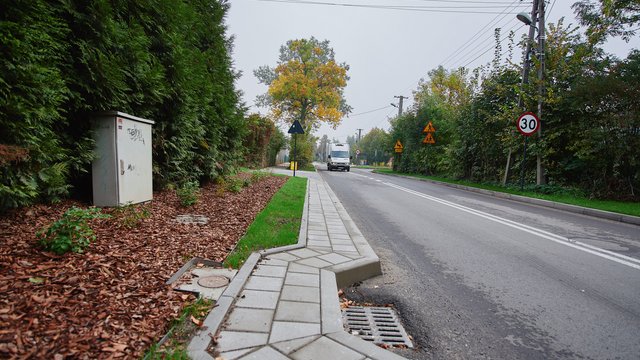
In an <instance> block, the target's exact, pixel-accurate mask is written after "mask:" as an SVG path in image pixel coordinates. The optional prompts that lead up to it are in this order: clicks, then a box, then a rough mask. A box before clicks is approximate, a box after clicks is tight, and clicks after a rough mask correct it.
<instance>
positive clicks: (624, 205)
mask: <svg viewBox="0 0 640 360" xmlns="http://www.w3.org/2000/svg"><path fill="white" fill-rule="evenodd" d="M375 172H377V173H382V174H397V175H404V176H410V177H415V178H419V179H428V180H435V181H440V182H444V183H449V184H458V185H464V186H468V187H473V188H478V189H484V190H491V191H496V192H502V193H507V194H513V195H520V196H526V197H530V198H535V199H542V200H549V201H555V202H559V203H563V204H569V205H577V206H582V207H587V208H591V209H598V210H604V211H611V212H615V213H619V214H625V215H632V216H640V203H638V202H625V201H615V200H597V199H589V198H586V197H584V196H579V195H577V194H575V193H574V192H573V191H571V190H567V193H566V194H562V193H560V194H542V193H539V192H535V191H528V190H526V188H525V190H523V191H520V189H519V188H516V187H509V186H506V187H505V186H501V185H496V184H482V183H480V184H479V183H474V182H470V181H465V180H454V179H449V178H444V177H439V176H426V175H419V174H409V173H401V172H396V171H393V170H391V169H377V170H375Z"/></svg>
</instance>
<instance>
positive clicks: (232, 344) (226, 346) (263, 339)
mask: <svg viewBox="0 0 640 360" xmlns="http://www.w3.org/2000/svg"><path fill="white" fill-rule="evenodd" d="M268 337H269V334H263V333H249V332H238V331H221V332H220V336H219V337H218V347H217V349H218V351H220V352H227V351H232V350H240V349H245V348H250V347H256V346H259V345H265V344H266V343H267V339H268Z"/></svg>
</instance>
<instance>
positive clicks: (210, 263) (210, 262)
mask: <svg viewBox="0 0 640 360" xmlns="http://www.w3.org/2000/svg"><path fill="white" fill-rule="evenodd" d="M200 263H202V264H204V265H205V266H215V267H219V268H222V267H223V266H222V263H221V262H217V261H213V260H209V259H205V258H201V257H197V256H196V257H193V258H191V260H189V261H187V262H186V263H185V264H184V265H182V267H181V268H180V269H178V271H176V272H175V273H174V274H173V275H172V276H171V277H170V278H169V280H167V282H166V283H165V284H167V285H170V284H173V283H174V282H176V281H177V280H178V279H180V277H181V276H182V275H183V274H184V273H185V272H187V270H189V269H191V268H192V267H193V266H194V265H196V264H200Z"/></svg>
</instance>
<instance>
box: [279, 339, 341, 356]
mask: <svg viewBox="0 0 640 360" xmlns="http://www.w3.org/2000/svg"><path fill="white" fill-rule="evenodd" d="M318 337H319V335H313V336H307V337H304V338H301V339H294V340H287V341H281V342H278V343H275V344H274V343H272V344H271V346H273V347H274V348H276V349H278V350H280V352H282V353H284V354H287V355H288V354H291V353H292V352H294V351H296V350H298V349H300V348H301V347H303V346H305V345H307V344H309V343H310V342H312V341H315V340H316V339H317V338H318ZM336 360H337V359H336Z"/></svg>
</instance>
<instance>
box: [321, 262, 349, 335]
mask: <svg viewBox="0 0 640 360" xmlns="http://www.w3.org/2000/svg"><path fill="white" fill-rule="evenodd" d="M320 304H321V314H322V333H323V334H326V333H330V332H335V331H342V330H343V329H344V327H343V324H342V312H341V311H340V299H339V298H338V287H337V285H336V274H334V273H333V272H331V271H327V270H322V271H321V272H320Z"/></svg>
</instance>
